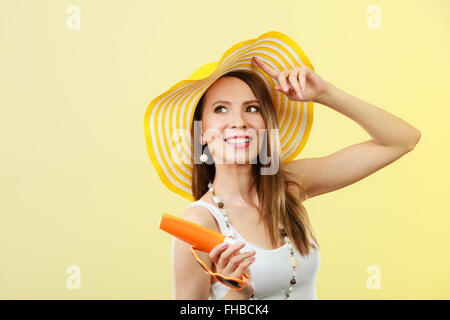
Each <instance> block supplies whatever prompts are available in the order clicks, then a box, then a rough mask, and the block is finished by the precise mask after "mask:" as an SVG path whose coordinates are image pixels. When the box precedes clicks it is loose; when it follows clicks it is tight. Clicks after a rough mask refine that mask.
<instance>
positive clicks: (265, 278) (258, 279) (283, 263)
mask: <svg viewBox="0 0 450 320" xmlns="http://www.w3.org/2000/svg"><path fill="white" fill-rule="evenodd" d="M195 205H199V206H202V207H204V208H206V209H208V211H209V212H210V213H211V214H212V215H213V217H214V218H215V220H216V221H217V223H218V224H219V227H220V232H221V233H222V234H224V235H226V234H227V227H226V223H225V221H224V220H223V216H222V214H221V213H220V211H219V209H218V208H216V207H215V206H214V205H212V204H210V203H208V202H206V201H203V200H197V201H195V202H193V203H191V204H190V205H188V207H191V206H195ZM230 230H231V231H232V232H233V237H234V238H235V240H237V241H242V242H245V246H244V247H243V248H242V249H241V250H240V252H241V253H242V252H246V251H251V250H255V251H256V254H255V258H256V260H255V261H254V262H253V263H252V264H251V265H250V267H249V269H250V272H251V273H252V278H253V285H254V288H255V291H254V296H255V299H261V300H283V299H285V292H286V290H287V289H288V288H289V285H290V281H291V278H292V272H293V270H292V266H291V262H290V257H291V254H290V250H289V248H288V246H287V244H284V245H283V246H281V247H279V248H276V249H273V250H267V249H264V248H262V247H260V246H257V245H255V244H253V243H250V242H248V241H246V240H245V239H244V238H242V236H241V235H240V234H239V233H238V232H237V231H236V229H234V228H233V226H232V225H231V224H230ZM311 241H314V240H312V239H311ZM292 246H293V248H294V256H295V259H296V262H297V267H296V271H295V279H296V281H297V282H296V284H295V285H294V287H293V290H292V291H291V293H290V295H289V300H316V299H317V295H316V277H317V273H318V271H319V265H320V254H319V251H318V250H317V249H315V248H312V247H311V251H310V255H309V256H306V257H303V256H302V255H301V254H300V252H299V251H298V250H297V249H296V248H295V246H294V245H292ZM228 290H233V289H230V288H229V287H227V286H225V285H223V284H222V283H220V282H218V281H217V282H215V283H213V284H211V286H210V290H209V297H210V298H211V299H212V300H219V299H223V297H224V296H225V295H226V294H227V292H228Z"/></svg>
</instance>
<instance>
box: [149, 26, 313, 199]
mask: <svg viewBox="0 0 450 320" xmlns="http://www.w3.org/2000/svg"><path fill="white" fill-rule="evenodd" d="M253 56H258V57H260V58H261V59H262V60H264V62H265V63H266V64H268V65H269V66H271V67H272V68H273V69H274V70H277V71H282V70H287V69H292V68H295V67H298V66H301V65H306V66H308V67H309V68H311V69H312V70H314V68H313V66H312V65H311V63H310V62H309V59H308V58H307V57H306V55H305V54H304V53H303V51H302V49H301V48H300V47H299V45H298V44H296V43H295V41H293V40H292V39H291V38H289V37H288V36H287V35H285V34H283V33H281V32H277V31H270V32H267V33H264V34H262V35H261V36H259V37H258V38H256V39H250V40H246V41H242V42H239V43H237V44H235V45H233V46H232V47H230V48H229V49H228V50H226V51H225V53H224V54H223V55H222V58H221V59H220V61H219V62H213V63H208V64H205V65H204V66H202V67H200V68H199V69H197V70H196V71H195V72H194V73H193V74H192V75H191V77H190V78H189V79H188V80H183V81H180V82H178V83H177V84H175V85H174V86H172V87H171V88H170V89H169V90H167V91H166V92H164V93H163V94H161V95H159V96H158V97H156V98H155V99H153V101H152V102H151V103H150V105H149V106H148V107H147V110H146V112H145V116H144V131H145V140H146V144H147V150H148V154H149V157H150V160H151V162H152V164H153V166H154V167H155V169H156V171H157V173H158V175H159V177H160V179H161V181H162V182H163V184H164V185H165V186H166V187H168V188H169V189H170V190H172V191H173V192H175V193H177V194H179V195H181V196H182V197H184V198H186V199H188V200H190V201H194V200H195V199H194V198H193V196H192V189H191V182H192V171H193V165H194V159H193V154H194V150H193V146H192V144H191V133H190V129H191V123H192V119H193V116H194V111H195V106H196V105H197V103H198V101H199V100H200V98H201V96H202V95H203V93H204V92H205V91H206V90H207V89H208V88H209V87H210V86H211V85H212V84H213V83H214V81H216V80H217V79H218V78H219V77H220V76H222V75H223V74H225V73H227V72H229V71H233V70H247V71H250V72H253V73H255V74H257V75H258V76H259V77H260V78H261V79H262V80H263V81H264V83H265V85H266V86H267V88H269V89H270V90H269V93H270V95H271V98H272V101H273V103H274V107H275V109H276V114H277V120H278V125H279V128H280V130H279V137H280V149H281V155H280V156H281V161H282V162H288V161H291V160H293V159H295V157H296V156H298V155H299V153H300V152H301V151H302V149H303V147H304V146H305V144H306V141H307V140H308V137H309V133H310V131H311V126H312V121H313V103H312V102H301V101H293V100H289V99H288V98H287V97H286V96H285V95H284V94H282V93H281V92H279V91H278V90H276V89H275V84H274V79H272V78H271V77H270V76H269V75H267V74H266V73H265V72H264V71H263V70H262V69H261V68H259V66H257V65H256V64H254V63H252V57H253Z"/></svg>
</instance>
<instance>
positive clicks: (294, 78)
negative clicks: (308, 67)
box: [288, 69, 302, 97]
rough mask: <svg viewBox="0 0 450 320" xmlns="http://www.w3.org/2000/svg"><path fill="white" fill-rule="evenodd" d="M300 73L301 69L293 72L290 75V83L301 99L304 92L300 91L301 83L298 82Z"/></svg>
mask: <svg viewBox="0 0 450 320" xmlns="http://www.w3.org/2000/svg"><path fill="white" fill-rule="evenodd" d="M299 73H300V70H299V69H295V70H293V71H292V72H290V73H289V76H288V79H289V83H290V84H291V87H292V88H293V89H294V91H295V92H296V93H297V95H298V96H299V97H302V92H301V91H300V90H301V89H300V83H299V81H298V74H299Z"/></svg>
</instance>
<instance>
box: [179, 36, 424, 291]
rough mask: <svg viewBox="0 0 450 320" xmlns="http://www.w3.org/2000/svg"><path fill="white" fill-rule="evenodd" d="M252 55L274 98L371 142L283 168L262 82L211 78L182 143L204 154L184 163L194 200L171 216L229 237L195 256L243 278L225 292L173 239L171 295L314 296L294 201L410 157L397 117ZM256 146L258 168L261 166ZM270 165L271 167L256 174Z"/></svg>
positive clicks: (300, 70)
mask: <svg viewBox="0 0 450 320" xmlns="http://www.w3.org/2000/svg"><path fill="white" fill-rule="evenodd" d="M271 35H273V34H271ZM283 39H284V40H285V38H283ZM292 46H294V45H292ZM295 50H299V48H298V47H296V48H295ZM300 53H301V52H300ZM252 57H253V60H252V62H253V63H254V64H255V66H258V67H259V68H261V70H262V71H263V72H264V73H265V75H266V76H267V77H270V78H271V79H272V80H273V81H274V83H276V85H275V86H274V87H275V90H277V91H278V92H279V93H280V94H282V95H284V98H287V99H289V101H290V102H293V101H298V102H316V103H320V104H322V105H324V106H327V107H330V108H332V109H334V110H336V111H338V112H340V113H342V114H344V115H345V116H347V117H349V118H351V119H353V120H354V121H355V122H356V123H358V124H359V125H360V126H361V127H362V128H363V129H364V130H365V131H366V132H367V133H368V134H369V135H370V136H371V139H370V140H368V141H365V142H362V143H359V144H356V145H352V146H349V147H347V148H344V149H342V150H340V151H338V152H336V153H333V154H331V155H328V156H325V157H320V158H309V159H296V160H292V161H287V162H284V163H283V162H281V161H280V160H281V157H280V146H279V145H278V143H279V140H277V139H272V136H273V135H272V133H273V131H274V129H275V130H276V129H279V127H282V126H279V125H278V121H277V115H278V114H277V112H276V111H275V109H276V108H275V106H274V103H273V101H274V99H275V98H273V99H271V94H270V90H269V89H268V88H267V85H266V84H265V83H266V82H265V81H261V80H262V78H261V77H258V76H256V75H255V73H253V72H248V71H245V70H233V71H231V72H227V73H224V74H222V75H221V76H220V77H218V78H217V79H216V80H215V81H214V82H213V83H212V85H210V86H209V87H208V88H207V90H206V91H205V92H204V93H203V95H202V96H201V99H200V100H199V101H198V103H197V105H196V108H195V113H194V115H193V120H194V121H193V122H192V126H191V139H192V140H191V141H194V143H200V144H201V145H202V146H204V147H205V149H204V151H203V154H202V157H201V160H202V162H203V163H199V164H195V165H194V166H193V172H192V194H193V196H194V199H196V201H195V202H193V203H191V204H190V205H189V206H188V208H187V209H186V210H185V211H184V212H183V213H182V214H181V215H180V217H181V218H184V219H186V220H190V221H193V222H195V223H198V224H200V225H203V226H205V227H207V228H210V229H212V230H215V231H217V232H220V233H223V234H226V235H230V236H232V237H233V238H234V239H236V240H237V241H238V242H237V243H235V244H221V245H218V246H216V247H215V248H214V249H213V250H212V251H211V252H210V253H209V254H208V253H204V252H197V255H198V257H199V258H200V259H201V260H202V261H203V263H204V264H205V265H206V266H207V267H208V268H209V269H210V270H212V272H214V273H218V274H221V275H223V276H225V277H231V278H237V279H245V278H244V277H243V275H245V276H246V278H247V279H245V280H246V281H245V286H244V288H242V289H240V290H233V289H230V288H229V287H228V286H226V285H225V284H223V283H221V282H218V281H217V279H218V278H217V277H212V276H211V275H210V274H209V273H206V272H204V271H205V270H203V269H202V268H200V267H199V265H198V263H197V262H196V261H195V259H193V257H192V255H191V252H190V246H189V245H188V244H186V243H185V242H183V241H181V240H179V239H176V238H174V241H173V245H172V259H173V260H172V270H173V279H174V282H173V297H174V298H175V299H208V297H210V298H212V299H251V298H253V299H289V298H290V299H317V296H316V292H315V280H316V276H317V272H318V268H319V260H320V257H319V252H318V244H317V241H316V237H315V235H314V232H313V229H312V226H311V224H310V222H309V219H308V215H307V212H306V210H305V208H304V206H303V205H302V202H303V201H304V200H306V199H308V198H311V197H314V196H317V195H320V194H324V193H327V192H331V191H334V190H337V189H340V188H343V187H345V186H348V185H350V184H352V183H354V182H356V181H359V180H361V179H362V178H364V177H367V176H368V175H370V174H371V173H374V172H375V171H377V170H379V169H381V168H383V167H384V166H386V165H388V164H390V163H391V162H393V161H395V160H396V159H398V158H400V157H401V156H403V155H404V154H406V153H407V152H409V151H411V150H412V149H413V148H414V146H415V145H416V144H417V143H418V141H419V139H420V137H421V134H420V132H419V131H418V130H417V129H416V128H414V127H412V126H411V125H409V124H407V123H406V122H405V121H403V120H401V119H399V118H398V117H396V116H394V115H392V114H390V113H388V112H386V111H384V110H382V109H380V108H378V107H376V106H374V105H371V104H369V103H367V102H364V101H362V100H360V99H358V98H355V97H353V96H351V95H349V94H347V93H345V92H344V91H342V90H340V89H338V88H337V87H336V86H334V85H333V84H331V83H329V82H326V81H324V80H322V79H321V77H319V76H318V75H317V74H316V73H315V72H314V71H313V70H312V69H311V68H310V67H308V66H307V65H306V64H307V63H305V64H304V65H300V66H298V67H295V68H290V69H284V70H281V71H276V70H275V69H274V68H272V67H271V66H269V65H268V64H266V63H265V62H264V61H263V60H262V59H261V58H259V57H257V56H256V55H252ZM196 124H200V127H201V132H202V135H201V136H200V139H199V141H196V139H195V135H194V130H195V128H194V125H196ZM289 127H291V126H290V125H289ZM275 132H276V131H275ZM236 136H238V137H237V138H236ZM239 136H243V137H242V138H239ZM264 149H267V150H266V152H267V153H268V154H269V159H270V161H269V162H268V163H267V162H264V163H263V162H262V161H261V153H262V152H263V151H264ZM207 151H208V152H207ZM211 158H212V159H211ZM206 159H207V160H209V162H208V163H206ZM274 163H278V165H277V166H275V167H274V168H275V169H273V168H272V170H267V171H266V174H262V171H261V169H263V168H266V169H267V168H269V166H272V165H273V164H274ZM219 279H220V278H219Z"/></svg>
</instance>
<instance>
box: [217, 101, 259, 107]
mask: <svg viewBox="0 0 450 320" xmlns="http://www.w3.org/2000/svg"><path fill="white" fill-rule="evenodd" d="M255 102H257V103H259V101H258V100H249V101H244V103H243V104H248V103H255ZM218 103H223V104H231V102H230V101H226V100H219V101H216V102H214V103H213V104H212V105H213V106H214V105H216V104H218Z"/></svg>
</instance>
